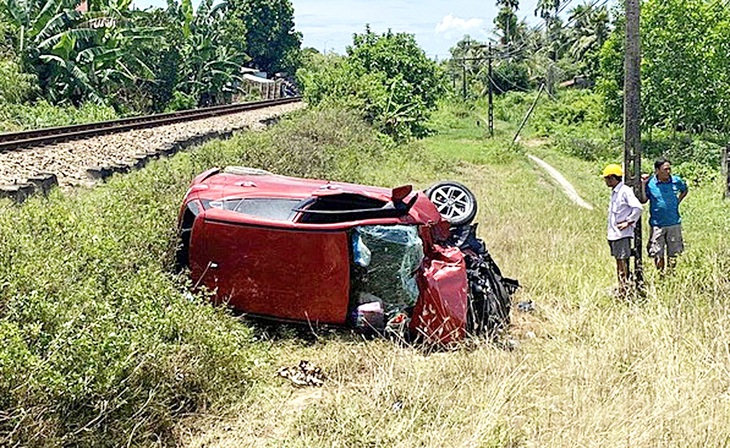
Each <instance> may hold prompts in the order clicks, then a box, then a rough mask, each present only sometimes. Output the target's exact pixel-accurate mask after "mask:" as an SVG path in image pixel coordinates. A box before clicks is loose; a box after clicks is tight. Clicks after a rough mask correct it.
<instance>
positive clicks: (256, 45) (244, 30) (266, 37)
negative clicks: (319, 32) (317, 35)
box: [227, 0, 302, 73]
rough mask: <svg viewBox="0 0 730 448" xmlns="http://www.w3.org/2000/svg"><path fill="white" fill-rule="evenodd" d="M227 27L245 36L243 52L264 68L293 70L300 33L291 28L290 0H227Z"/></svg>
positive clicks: (292, 22) (296, 62)
mask: <svg viewBox="0 0 730 448" xmlns="http://www.w3.org/2000/svg"><path fill="white" fill-rule="evenodd" d="M227 3H228V10H229V12H230V14H229V17H228V20H229V21H230V23H229V27H230V29H232V30H234V32H235V31H237V32H238V36H241V37H244V38H245V49H246V54H247V55H248V56H249V57H250V58H251V61H252V63H253V64H254V65H255V66H256V67H258V68H259V69H260V70H263V71H266V72H278V71H286V72H291V73H293V72H294V71H296V68H297V67H298V61H299V48H300V46H301V41H302V35H301V33H299V32H296V31H294V8H293V6H292V3H291V1H290V0H273V1H272V0H229V1H228V2H227Z"/></svg>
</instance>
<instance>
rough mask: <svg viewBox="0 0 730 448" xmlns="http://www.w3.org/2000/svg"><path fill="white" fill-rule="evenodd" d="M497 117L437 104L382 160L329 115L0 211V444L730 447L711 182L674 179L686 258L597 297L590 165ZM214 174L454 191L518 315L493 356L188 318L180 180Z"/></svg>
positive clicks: (195, 310)
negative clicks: (178, 238) (443, 186)
mask: <svg viewBox="0 0 730 448" xmlns="http://www.w3.org/2000/svg"><path fill="white" fill-rule="evenodd" d="M501 101H505V103H506V104H507V103H509V104H508V105H509V108H508V110H507V111H505V110H501V109H498V110H497V111H496V115H497V116H502V117H506V118H509V120H510V122H509V124H505V123H501V122H498V133H497V138H495V139H494V140H493V141H487V140H485V139H484V138H483V137H484V134H483V128H482V127H480V126H477V124H476V121H475V120H474V119H473V115H474V114H476V115H481V114H482V113H483V112H474V110H483V109H480V108H481V107H482V106H477V107H476V108H475V109H473V110H467V113H465V112H464V109H465V107H464V106H463V105H461V106H453V105H450V106H446V107H443V108H442V109H441V111H440V112H439V113H438V114H436V115H435V117H434V120H435V122H434V127H435V128H436V129H437V130H438V131H439V133H438V134H437V135H434V136H432V137H430V138H428V139H426V140H423V141H420V142H415V143H411V144H408V145H407V146H400V147H395V146H392V145H390V144H387V143H383V142H382V141H381V140H379V138H378V137H377V136H376V135H374V134H373V133H372V131H371V130H369V129H368V128H367V127H365V126H364V125H363V124H362V123H360V122H359V121H357V120H354V119H353V118H352V117H350V116H349V115H347V114H343V113H340V112H336V111H310V112H306V113H303V114H301V115H298V116H296V117H295V118H293V119H292V120H284V121H283V122H282V124H281V125H279V126H277V127H276V128H274V129H271V130H270V131H267V132H265V133H261V134H256V135H253V134H250V135H243V136H239V137H236V138H234V139H233V140H231V141H228V142H222V143H210V144H207V145H204V146H203V147H201V148H198V149H196V150H194V151H192V152H189V153H183V154H178V155H176V156H175V157H174V158H172V159H170V160H161V161H158V162H156V163H153V164H152V165H150V166H149V167H147V168H145V169H144V170H143V171H140V172H136V173H133V174H131V175H128V176H124V177H114V178H112V179H111V181H110V182H109V183H107V184H105V185H101V186H99V187H97V188H95V189H94V190H92V191H80V192H77V193H74V194H70V195H63V194H60V193H59V192H56V193H54V194H53V195H52V196H51V197H50V198H48V199H43V198H34V199H32V200H30V201H29V202H28V203H27V204H25V205H23V206H22V207H17V206H15V205H11V204H9V203H3V204H2V209H0V416H1V417H2V418H0V445H2V444H6V445H13V444H21V445H30V446H58V445H70V446H73V445H79V446H119V445H126V444H128V443H129V444H131V445H132V446H150V445H184V446H218V447H240V446H256V447H280V446H287V447H320V446H332V447H334V446H342V447H361V446H370V447H412V446H423V447H444V446H454V447H456V446H464V447H467V446H468V447H473V446H478V447H501V446H566V447H572V446H683V447H684V446H726V445H727V441H728V440H730V429H728V428H730V424H729V423H730V400H728V390H730V374H728V372H730V355H729V354H728V353H729V352H728V350H727V347H728V346H730V331H729V330H728V328H730V326H729V325H728V324H729V323H730V322H728V320H729V318H728V316H730V306H729V305H728V303H729V300H728V299H730V281H728V278H730V261H729V260H730V244H728V239H727V235H728V233H730V213H729V212H730V210H729V209H730V203H729V202H728V201H724V200H722V199H721V194H720V193H721V185H720V184H719V182H705V183H702V184H700V185H699V186H693V187H692V188H691V190H690V195H689V196H688V197H687V199H686V200H685V202H684V203H683V204H682V214H683V217H684V224H685V238H686V242H687V251H686V253H685V254H683V256H682V257H681V259H680V261H679V265H678V268H677V270H676V272H675V273H674V275H672V276H669V277H667V278H664V279H661V278H659V276H658V275H657V274H656V271H655V270H654V269H653V267H651V266H647V267H646V276H647V290H648V294H647V297H646V298H645V299H643V300H640V301H630V302H626V301H621V300H617V299H615V298H612V297H610V296H609V295H607V294H606V290H607V289H608V288H610V287H612V286H614V284H615V278H614V277H615V269H614V266H613V261H612V260H611V259H610V257H609V254H608V247H607V244H606V241H605V219H606V217H605V206H606V202H607V200H608V193H609V192H608V189H607V188H606V186H605V184H604V183H603V182H602V180H601V179H600V178H599V177H598V174H599V173H600V170H601V168H602V167H601V162H597V161H586V160H583V159H580V158H576V157H573V156H571V155H568V153H569V152H567V153H566V152H564V151H562V150H559V148H557V149H556V147H554V146H552V145H550V141H546V142H544V140H540V141H536V140H535V138H536V137H537V136H536V135H535V134H530V132H533V131H528V134H526V137H525V138H524V140H523V141H525V142H526V143H525V146H524V147H517V148H514V147H510V146H509V145H506V146H503V145H505V143H507V142H509V141H511V135H513V134H512V132H513V131H514V130H515V129H516V126H517V125H518V124H519V120H520V119H521V115H520V114H518V113H517V112H516V108H517V107H523V108H525V109H526V107H528V106H529V99H528V98H507V99H504V100H501ZM466 109H468V108H466ZM510 117H511V118H510ZM528 141H530V142H531V144H530V145H529V146H528V145H527V142H528ZM542 142H544V143H545V144H539V143H542ZM504 148H506V149H504ZM525 152H529V153H532V154H535V155H537V156H539V157H541V158H542V159H544V160H546V161H547V162H549V163H551V164H552V165H553V166H555V167H556V168H558V169H559V170H560V171H562V173H563V174H564V175H565V176H566V177H567V178H568V179H569V180H570V181H571V182H573V183H574V185H575V187H576V189H577V191H578V192H579V193H580V194H581V195H582V196H583V197H584V199H586V200H587V201H588V202H590V203H592V204H593V205H594V210H592V211H589V210H586V209H583V208H580V207H578V206H576V205H574V204H573V203H572V202H571V201H570V200H569V199H568V198H567V197H565V195H564V194H563V192H562V191H561V189H560V188H559V187H557V186H556V185H555V184H554V182H553V181H552V179H551V178H549V177H548V176H547V175H546V174H544V173H543V172H542V171H541V169H540V168H539V167H537V166H536V165H535V164H534V163H532V162H531V161H530V160H529V159H527V158H526V157H525V156H524V153H525ZM225 164H242V165H250V166H255V167H260V168H266V169H269V170H272V171H275V172H278V173H283V174H293V175H304V176H316V177H329V178H335V179H339V180H349V181H356V182H366V183H375V184H382V185H398V184H403V183H409V182H412V183H414V184H416V185H417V186H419V187H425V186H428V184H430V183H432V182H435V181H437V180H441V179H445V178H450V179H454V180H457V181H461V182H463V183H465V184H466V185H468V186H469V187H471V188H472V189H473V190H474V192H475V193H476V194H477V196H478V199H479V214H478V221H479V223H480V224H479V234H480V236H481V237H482V238H483V239H484V240H485V242H486V243H487V245H488V247H489V249H490V251H491V253H492V254H493V256H494V258H495V259H496V261H497V262H498V264H499V265H500V267H501V268H502V270H503V272H504V273H505V275H507V276H510V277H514V278H518V279H519V280H520V281H521V282H522V284H523V288H522V289H521V291H520V292H519V293H518V294H517V295H516V297H515V301H521V300H532V301H533V302H534V303H535V306H536V310H535V311H534V312H532V313H521V312H519V311H517V310H515V311H514V312H513V316H512V319H513V325H512V327H511V329H510V334H509V337H510V338H511V339H513V340H514V341H515V348H514V349H512V350H508V349H505V348H503V345H501V344H493V343H490V342H487V341H484V340H479V339H475V340H470V341H467V343H465V345H464V346H463V347H462V348H461V349H460V350H457V351H449V352H438V351H436V352H432V351H428V350H423V349H420V348H418V347H408V346H399V345H397V344H394V343H391V342H389V341H384V340H375V341H364V340H362V339H359V338H357V337H353V336H352V335H349V334H347V333H343V332H322V331H318V330H314V333H313V334H310V335H309V336H308V337H301V336H297V335H296V333H297V332H294V331H289V330H287V329H283V330H282V329H275V330H276V332H277V333H278V336H276V337H272V336H271V335H270V332H269V331H267V330H264V329H261V328H256V327H250V326H249V325H248V324H247V323H244V322H241V321H239V320H238V319H236V318H234V317H232V316H230V315H228V314H227V313H226V312H224V311H223V310H221V309H216V308H213V307H211V306H209V305H207V304H205V302H204V298H198V299H196V300H192V301H191V300H189V298H187V295H186V293H185V291H186V287H185V281H184V279H183V278H179V277H176V276H175V275H174V274H173V273H172V271H171V263H172V251H173V240H174V225H175V218H176V213H177V205H178V201H179V200H180V198H181V197H182V195H183V193H184V191H185V188H186V187H187V183H188V182H189V180H190V179H191V178H192V176H193V175H194V174H196V173H197V172H200V171H202V170H203V169H205V168H207V167H209V166H211V165H225ZM303 359H306V360H309V361H311V362H313V363H315V364H317V365H318V366H320V367H321V368H322V369H323V371H324V372H325V373H326V375H327V380H326V384H325V386H324V387H322V388H303V389H297V388H293V387H292V386H291V385H290V384H289V383H287V382H286V381H285V380H283V379H281V378H278V377H277V376H276V371H277V369H278V368H279V367H280V366H292V365H296V364H298V363H299V361H300V360H303ZM3 437H4V439H3Z"/></svg>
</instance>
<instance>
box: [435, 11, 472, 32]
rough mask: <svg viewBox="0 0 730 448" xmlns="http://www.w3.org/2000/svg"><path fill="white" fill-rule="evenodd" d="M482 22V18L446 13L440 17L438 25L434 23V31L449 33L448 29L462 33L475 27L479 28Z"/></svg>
mask: <svg viewBox="0 0 730 448" xmlns="http://www.w3.org/2000/svg"><path fill="white" fill-rule="evenodd" d="M482 23H484V20H482V19H477V18H475V17H474V18H471V19H462V18H460V17H454V16H453V15H451V14H448V15H446V16H444V18H443V19H441V22H439V24H438V25H436V32H437V33H449V32H450V31H456V32H460V33H463V32H466V31H469V30H473V29H475V28H480V27H481V26H482Z"/></svg>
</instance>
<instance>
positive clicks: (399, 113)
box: [297, 28, 444, 140]
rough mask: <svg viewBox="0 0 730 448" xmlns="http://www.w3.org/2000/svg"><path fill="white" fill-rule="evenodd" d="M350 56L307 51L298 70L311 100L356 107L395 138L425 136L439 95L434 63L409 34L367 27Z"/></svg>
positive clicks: (355, 40) (439, 80)
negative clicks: (379, 31)
mask: <svg viewBox="0 0 730 448" xmlns="http://www.w3.org/2000/svg"><path fill="white" fill-rule="evenodd" d="M347 52H348V55H347V56H346V57H340V56H336V55H328V56H322V55H310V56H309V57H310V58H311V60H312V63H311V65H308V66H306V67H304V68H303V69H302V70H300V71H299V72H298V73H297V77H298V79H299V80H300V84H301V85H302V86H303V88H304V92H305V96H306V98H307V101H308V102H309V103H310V104H315V105H316V104H339V105H343V106H344V107H347V108H350V109H353V110H357V111H359V112H360V113H361V114H362V116H363V117H364V118H365V119H366V120H368V121H369V122H370V123H373V124H374V125H375V126H376V127H377V128H378V129H379V130H380V131H381V132H383V133H385V134H386V135H389V136H391V137H393V138H395V139H396V140H404V139H407V138H409V137H411V136H416V137H421V136H423V135H425V134H426V132H427V129H426V126H425V125H426V121H427V119H428V115H429V111H430V110H432V109H434V108H435V107H436V101H437V100H438V98H439V97H440V96H441V95H442V94H443V92H444V88H443V78H442V77H441V74H440V72H439V70H438V67H437V66H436V64H435V63H434V62H433V61H431V60H429V59H428V58H427V57H426V55H425V54H424V52H423V50H421V49H420V48H419V47H418V45H417V44H416V41H415V38H414V36H413V35H410V34H404V33H398V34H394V33H392V32H390V31H388V32H387V33H385V34H383V35H377V34H375V33H373V32H372V31H370V29H369V28H367V29H366V31H365V33H364V34H360V35H355V36H354V38H353V45H352V46H350V47H348V50H347Z"/></svg>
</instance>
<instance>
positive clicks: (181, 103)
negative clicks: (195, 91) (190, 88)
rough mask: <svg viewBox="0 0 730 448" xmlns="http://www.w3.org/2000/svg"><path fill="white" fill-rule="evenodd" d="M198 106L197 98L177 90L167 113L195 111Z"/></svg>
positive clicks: (166, 109)
mask: <svg viewBox="0 0 730 448" xmlns="http://www.w3.org/2000/svg"><path fill="white" fill-rule="evenodd" d="M197 105H198V100H196V99H195V96H193V95H188V94H187V93H185V92H181V91H179V90H176V91H174V92H173V93H172V100H170V102H169V103H168V105H167V108H165V112H175V111H177V110H188V109H195V107H197Z"/></svg>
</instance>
